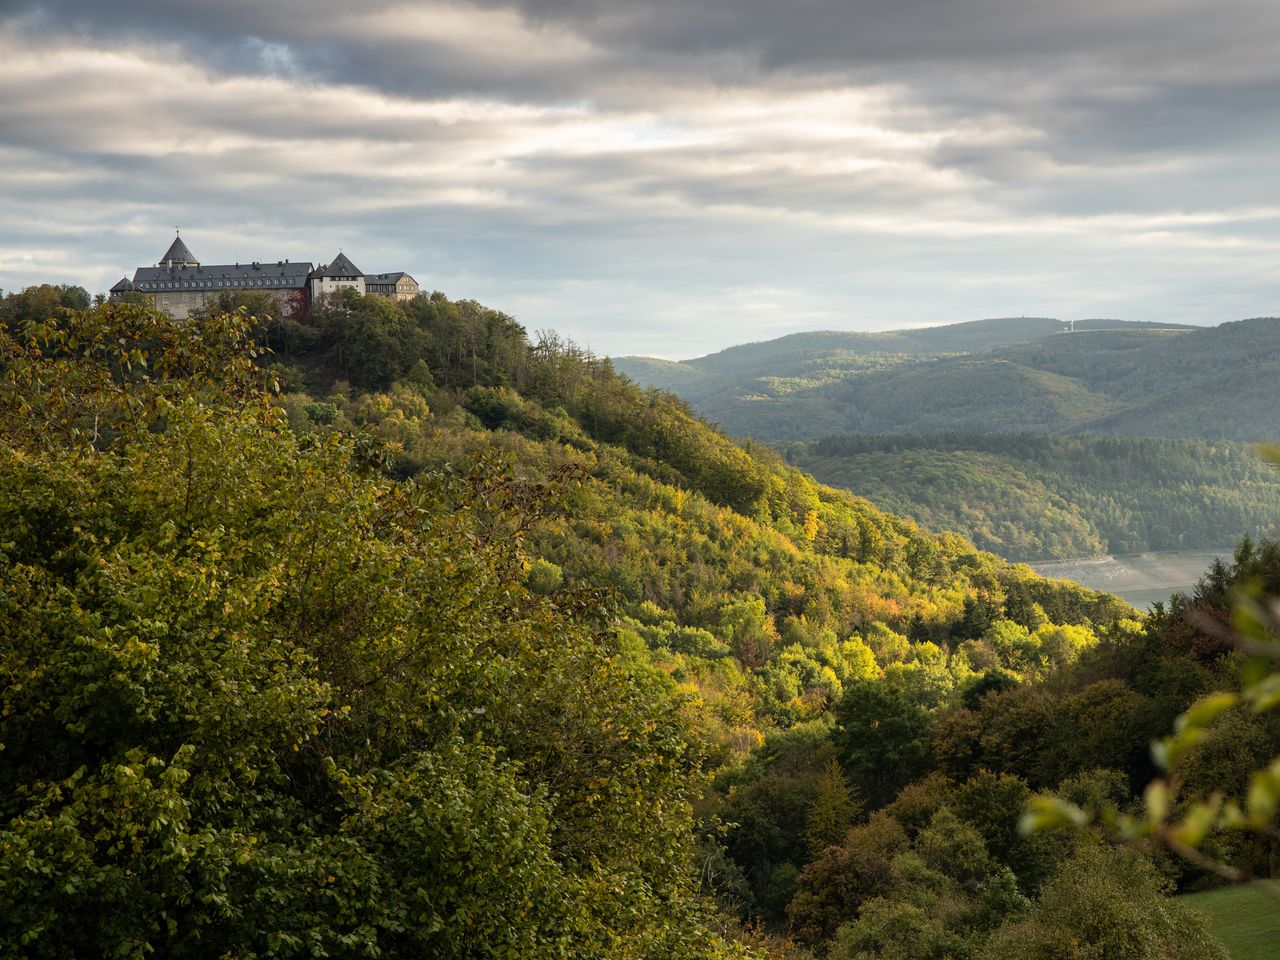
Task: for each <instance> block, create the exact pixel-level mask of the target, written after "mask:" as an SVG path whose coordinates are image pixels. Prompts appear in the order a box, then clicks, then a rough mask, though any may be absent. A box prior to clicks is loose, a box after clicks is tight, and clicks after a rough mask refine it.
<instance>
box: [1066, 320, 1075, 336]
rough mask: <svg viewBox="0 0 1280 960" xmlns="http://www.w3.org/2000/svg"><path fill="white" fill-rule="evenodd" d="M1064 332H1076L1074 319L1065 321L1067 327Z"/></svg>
mask: <svg viewBox="0 0 1280 960" xmlns="http://www.w3.org/2000/svg"><path fill="white" fill-rule="evenodd" d="M1066 332H1067V333H1075V332H1076V322H1075V321H1074V320H1068V321H1067V329H1066Z"/></svg>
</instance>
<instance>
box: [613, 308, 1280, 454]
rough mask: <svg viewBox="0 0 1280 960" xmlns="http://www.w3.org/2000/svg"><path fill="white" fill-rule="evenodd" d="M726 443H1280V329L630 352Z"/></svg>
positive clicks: (997, 326)
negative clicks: (905, 439) (1106, 439)
mask: <svg viewBox="0 0 1280 960" xmlns="http://www.w3.org/2000/svg"><path fill="white" fill-rule="evenodd" d="M614 365H615V367H616V368H617V369H618V370H619V371H620V372H622V373H624V374H626V375H627V376H629V377H631V378H632V379H634V380H636V381H638V382H640V383H642V384H644V385H650V386H657V387H660V388H662V389H666V390H670V391H672V392H674V393H677V394H678V395H680V396H682V397H683V398H684V399H686V400H687V401H688V402H690V403H691V404H692V405H693V406H694V407H695V408H696V409H697V410H698V411H699V412H700V413H702V414H703V415H704V416H707V417H709V418H710V419H712V420H715V421H718V422H719V423H720V424H721V425H723V426H724V427H725V428H726V429H727V430H729V431H730V432H731V433H735V434H740V435H746V436H753V437H756V438H758V439H761V440H766V441H771V442H778V441H785V440H796V439H808V438H813V437H817V436H823V435H829V434H839V433H892V432H906V433H931V432H941V431H956V430H958V431H972V432H1032V433H1051V434H1075V433H1091V434H1106V435H1132V436H1154V437H1201V438H1207V439H1230V440H1265V439H1280V424H1277V423H1276V422H1275V417H1274V411H1275V410H1276V409H1277V408H1278V405H1280V320H1277V319H1274V318H1256V319H1252V320H1242V321H1236V322H1232V323H1224V324H1222V325H1220V326H1217V327H1189V326H1185V325H1178V324H1157V323H1140V322H1130V321H1119V320H1089V321H1077V322H1076V323H1075V324H1074V331H1072V332H1067V331H1066V324H1064V323H1063V322H1062V321H1057V320H1051V319H1048V318H1012V319H997V320H979V321H973V322H971V323H963V324H954V325H951V326H944V327H929V328H922V329H918V330H899V331H889V332H887V333H871V334H864V333H844V334H842V333H832V332H822V333H812V334H793V335H791V336H788V337H782V338H780V339H777V340H772V341H767V342H764V343H756V344H744V345H742V346H739V347H731V348H729V349H727V350H723V351H720V352H719V353H716V354H712V355H710V356H707V357H699V358H697V359H694V360H688V361H682V362H678V363H673V362H671V361H654V360H651V359H648V358H628V357H623V358H619V359H617V360H615V361H614Z"/></svg>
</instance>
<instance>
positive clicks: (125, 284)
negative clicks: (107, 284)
mask: <svg viewBox="0 0 1280 960" xmlns="http://www.w3.org/2000/svg"><path fill="white" fill-rule="evenodd" d="M132 289H133V284H132V283H130V282H129V278H128V277H121V278H120V279H119V280H117V281H116V285H115V286H114V287H112V288H111V292H112V293H127V292H128V291H130V290H132Z"/></svg>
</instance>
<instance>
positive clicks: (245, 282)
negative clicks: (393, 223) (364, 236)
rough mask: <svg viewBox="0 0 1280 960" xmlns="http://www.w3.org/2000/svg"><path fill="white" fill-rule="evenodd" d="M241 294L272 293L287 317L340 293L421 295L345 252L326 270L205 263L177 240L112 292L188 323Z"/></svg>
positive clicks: (399, 275) (406, 281)
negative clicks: (138, 298) (146, 299)
mask: <svg viewBox="0 0 1280 960" xmlns="http://www.w3.org/2000/svg"><path fill="white" fill-rule="evenodd" d="M240 290H251V291H256V292H260V293H267V294H270V296H271V298H272V299H273V300H274V301H275V302H276V303H278V304H279V305H280V313H281V315H283V316H286V317H288V316H301V315H303V314H305V313H306V310H307V307H308V306H309V305H310V304H311V303H312V302H314V301H316V300H318V299H319V298H321V297H324V296H327V295H329V294H333V293H337V292H338V291H340V290H356V291H357V292H359V293H375V294H378V295H379V296H384V297H393V298H394V299H396V300H411V299H413V298H414V297H416V296H418V293H419V289H418V281H416V280H414V279H413V277H411V276H409V274H407V273H404V272H403V271H400V272H396V273H375V274H366V273H363V272H362V271H361V270H360V268H359V267H357V266H356V265H355V264H354V263H352V262H351V260H350V259H349V258H348V257H347V255H346V254H344V253H339V254H338V255H337V256H336V257H334V258H333V262H332V263H330V264H329V265H328V266H326V267H315V266H313V265H312V264H311V263H310V261H305V260H304V261H297V260H293V261H291V260H276V261H274V262H272V261H258V260H255V261H252V262H251V263H234V264H230V263H222V264H212V265H210V264H202V263H200V261H199V260H197V259H196V258H195V255H194V254H193V253H192V252H191V250H190V249H189V248H188V247H187V245H186V244H185V243H183V242H182V237H180V236H178V237H175V238H174V241H173V243H171V244H170V245H169V249H168V250H166V251H165V253H164V256H163V257H161V258H160V262H159V263H158V264H157V265H156V266H154V267H139V268H138V269H137V270H135V271H134V273H133V279H132V280H130V279H129V278H128V277H121V278H120V281H119V282H118V283H117V284H116V285H115V286H114V287H112V288H111V298H112V299H113V300H119V299H121V298H122V297H123V296H124V295H125V294H126V293H130V292H136V293H142V294H146V295H147V296H150V297H152V298H154V300H155V304H156V307H158V308H159V309H161V310H163V311H164V312H165V313H167V314H169V315H170V316H171V317H175V318H176V319H179V320H184V319H186V317H187V316H188V315H189V314H190V313H191V311H192V310H196V309H199V308H200V307H203V306H204V305H205V304H207V303H209V302H210V301H211V300H215V299H216V298H217V297H218V296H219V295H221V294H222V293H226V292H229V291H231V292H234V291H240Z"/></svg>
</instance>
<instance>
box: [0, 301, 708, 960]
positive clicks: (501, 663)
mask: <svg viewBox="0 0 1280 960" xmlns="http://www.w3.org/2000/svg"><path fill="white" fill-rule="evenodd" d="M243 336H244V326H243V321H240V320H237V319H236V318H235V317H222V318H220V319H217V320H213V319H208V320H204V321H197V322H194V323H190V324H175V323H173V322H171V321H168V320H166V319H165V318H163V317H161V316H158V315H154V314H148V313H145V312H139V311H138V310H137V309H136V308H132V307H121V308H117V307H104V308H101V309H100V310H97V311H93V312H92V313H90V314H82V315H72V316H70V317H69V318H67V320H66V322H65V323H63V324H60V325H58V326H57V327H52V326H50V327H46V328H43V329H40V330H37V331H35V339H34V340H33V341H32V342H33V344H36V345H33V346H30V347H26V346H23V345H21V344H18V343H15V342H13V341H8V340H6V341H5V342H4V343H3V347H4V350H5V355H6V358H7V364H6V371H5V379H4V380H3V381H0V439H3V446H0V460H2V463H0V552H2V554H3V556H2V557H0V561H2V563H0V633H2V634H3V635H4V636H5V638H6V643H5V646H4V649H3V651H2V652H0V697H2V703H0V707H2V709H0V745H2V746H3V752H0V823H3V827H0V943H4V944H5V945H6V947H7V948H12V949H13V950H14V951H16V952H18V953H20V954H21V955H24V956H30V957H63V956H89V955H109V956H120V957H135V956H136V957H142V956H146V955H150V954H161V955H164V956H173V957H182V956H201V957H203V956H210V955H214V956H222V955H246V956H247V955H253V956H280V957H284V956H302V955H307V956H314V955H321V954H322V955H328V956H352V957H354V956H370V955H379V954H381V955H390V956H401V955H406V956H407V955H423V956H426V955H430V956H441V957H446V956H457V957H478V956H564V955H567V954H568V955H602V954H610V955H618V956H636V957H642V956H652V957H668V956H706V955H710V954H713V953H716V952H717V951H718V950H719V947H718V946H717V944H716V941H715V938H714V937H713V936H712V935H711V934H710V933H709V932H708V930H707V928H706V927H705V926H704V925H703V923H702V914H701V908H700V907H699V905H698V902H697V898H696V893H695V890H694V886H693V877H692V875H691V873H689V872H688V870H687V868H688V866H689V865H690V863H691V860H692V850H693V848H692V834H691V826H692V821H691V810H690V800H691V798H692V796H693V791H694V789H695V784H696V780H695V773H696V764H697V761H696V757H695V756H694V755H692V754H691V752H690V748H689V739H690V738H689V735H688V732H687V729H686V727H685V724H684V722H683V721H682V719H681V717H680V714H679V710H678V703H677V702H675V701H673V700H672V699H671V697H670V694H669V692H668V691H667V689H666V688H665V687H664V686H663V685H661V684H657V683H655V682H653V681H651V680H647V679H646V678H645V677H644V676H636V675H633V674H632V673H630V672H629V671H628V670H627V669H625V668H624V667H623V666H622V665H621V664H619V663H617V662H616V661H615V658H614V654H615V652H616V648H615V646H614V645H613V642H612V641H611V640H610V639H609V637H608V636H607V635H605V634H603V633H601V632H600V630H599V629H598V621H597V619H596V617H597V616H598V614H596V613H593V612H592V611H593V610H598V609H599V599H598V598H593V597H591V596H583V597H579V598H577V599H571V598H566V600H565V602H564V603H563V604H561V603H558V602H557V603H553V602H551V601H550V600H548V599H545V598H543V597H540V596H539V595H537V594H535V593H532V592H529V591H527V590H525V589H524V588H523V587H522V585H521V583H522V580H523V577H522V565H523V563H524V556H523V554H522V551H521V548H520V540H521V536H520V533H521V530H522V529H523V527H524V526H525V525H527V523H528V522H529V518H530V517H531V516H532V515H533V514H534V513H536V511H537V509H538V503H539V502H540V501H542V500H543V499H545V498H546V497H547V496H549V495H550V493H549V491H547V490H546V489H544V488H539V487H535V486H532V485H529V484H527V483H522V482H521V481H519V480H518V479H515V478H513V477H511V476H510V475H509V474H508V473H506V472H504V471H503V470H502V469H500V468H499V467H495V466H494V465H492V464H488V465H486V464H483V463H482V464H478V465H477V466H476V467H475V468H474V469H473V470H471V471H469V472H468V473H467V474H466V475H463V476H461V477H458V478H456V479H445V478H431V477H423V478H422V479H421V482H419V483H415V484H404V483H397V482H394V481H391V480H388V479H385V478H383V477H380V476H378V475H377V474H376V473H373V472H371V471H369V470H368V469H367V466H364V465H363V464H365V463H367V460H366V459H365V458H364V457H363V456H362V454H361V450H360V444H359V442H358V441H357V440H354V439H352V438H350V437H346V436H343V435H341V434H336V433H335V434H329V435H326V436H318V437H304V438H300V439H299V438H295V437H294V435H293V434H292V433H291V432H290V431H289V429H288V428H287V426H286V424H285V421H284V419H283V417H282V416H281V413H280V411H278V410H277V409H275V408H274V407H273V405H272V404H271V403H270V401H269V398H268V397H267V396H265V395H263V394H261V393H258V392H257V391H256V388H255V387H254V380H253V376H252V369H251V367H249V366H247V362H248V359H249V358H248V356H247V354H246V353H245V351H246V350H247V349H248V348H247V346H246V345H245V341H244V339H243ZM242 361H243V363H244V364H245V365H244V366H243V369H242V367H241V364H242ZM238 370H242V374H243V375H241V374H238V373H237V371H238Z"/></svg>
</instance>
